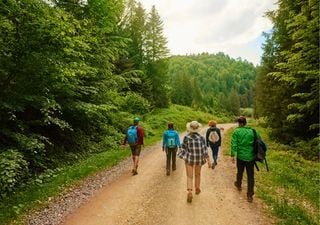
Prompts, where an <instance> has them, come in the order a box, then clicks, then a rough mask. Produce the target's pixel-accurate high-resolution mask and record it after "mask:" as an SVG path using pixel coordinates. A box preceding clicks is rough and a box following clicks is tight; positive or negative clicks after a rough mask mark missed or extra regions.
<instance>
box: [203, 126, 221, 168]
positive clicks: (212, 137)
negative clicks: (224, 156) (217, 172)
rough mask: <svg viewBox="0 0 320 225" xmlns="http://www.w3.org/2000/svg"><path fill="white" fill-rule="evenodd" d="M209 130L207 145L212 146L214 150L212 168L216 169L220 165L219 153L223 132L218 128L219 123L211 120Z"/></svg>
mask: <svg viewBox="0 0 320 225" xmlns="http://www.w3.org/2000/svg"><path fill="white" fill-rule="evenodd" d="M208 125H209V128H208V130H207V133H206V144H207V147H209V146H210V148H211V150H212V159H213V162H212V165H211V168H212V169H214V168H215V166H216V165H218V162H217V161H218V153H219V147H220V146H221V132H220V129H219V128H218V127H217V121H214V120H210V121H209V123H208Z"/></svg>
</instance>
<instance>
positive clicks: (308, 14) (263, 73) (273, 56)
mask: <svg viewBox="0 0 320 225" xmlns="http://www.w3.org/2000/svg"><path fill="white" fill-rule="evenodd" d="M278 5H279V7H278V9H277V10H274V11H272V12H269V13H268V14H267V15H268V17H269V18H270V19H271V20H272V22H273V25H274V27H273V30H272V33H271V34H269V35H266V37H267V39H266V44H265V46H264V54H263V60H262V66H261V68H260V71H259V76H258V79H257V88H256V89H257V100H256V112H257V115H258V116H265V117H266V118H267V120H268V122H269V126H270V127H271V128H272V129H273V136H275V137H277V138H278V139H279V140H281V141H282V142H284V143H290V142H295V140H299V139H304V140H311V139H313V138H315V137H316V136H317V135H318V130H319V66H320V65H319V60H318V58H319V4H318V2H317V1H314V0H312V1H306V0H299V1H293V2H289V1H286V0H283V1H279V2H278Z"/></svg>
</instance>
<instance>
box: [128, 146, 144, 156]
mask: <svg viewBox="0 0 320 225" xmlns="http://www.w3.org/2000/svg"><path fill="white" fill-rule="evenodd" d="M130 148H131V154H132V155H134V156H139V155H140V152H141V145H130Z"/></svg>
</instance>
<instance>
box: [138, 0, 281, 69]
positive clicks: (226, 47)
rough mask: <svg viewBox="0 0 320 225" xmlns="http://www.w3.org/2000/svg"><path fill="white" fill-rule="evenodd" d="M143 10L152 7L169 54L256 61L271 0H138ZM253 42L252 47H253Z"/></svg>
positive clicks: (259, 52)
mask: <svg viewBox="0 0 320 225" xmlns="http://www.w3.org/2000/svg"><path fill="white" fill-rule="evenodd" d="M140 2H141V3H142V4H143V5H144V6H145V8H146V9H147V11H148V12H149V11H150V8H151V6H152V5H155V6H156V9H157V11H158V12H159V14H160V16H161V18H162V20H163V22H164V35H165V36H166V37H167V39H168V48H169V49H170V52H171V54H173V55H176V54H190V53H201V52H208V53H216V52H219V51H222V52H224V53H226V54H228V55H230V56H231V57H234V58H237V57H241V58H243V59H247V60H248V61H251V62H253V63H254V64H258V63H259V62H260V56H261V43H260V42H259V41H257V39H258V40H260V39H259V37H260V36H261V33H262V32H263V31H267V30H270V28H271V27H272V24H271V22H270V21H269V20H268V19H267V18H265V17H264V13H265V12H266V11H268V10H272V9H275V7H276V5H275V3H274V2H275V0H201V1H200V0H198V1H196V0H140ZM254 45H256V47H254Z"/></svg>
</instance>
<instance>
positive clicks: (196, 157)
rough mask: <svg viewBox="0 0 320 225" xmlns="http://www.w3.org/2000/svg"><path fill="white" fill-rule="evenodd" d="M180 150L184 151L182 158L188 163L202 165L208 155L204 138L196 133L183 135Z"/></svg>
mask: <svg viewBox="0 0 320 225" xmlns="http://www.w3.org/2000/svg"><path fill="white" fill-rule="evenodd" d="M182 151H184V152H185V156H184V160H185V162H186V163H188V164H189V165H203V164H205V163H206V159H207V158H208V157H209V155H208V149H207V146H206V143H205V139H204V137H202V136H201V135H200V134H198V133H194V134H193V135H190V134H188V135H187V136H185V137H184V139H183V143H182Z"/></svg>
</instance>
